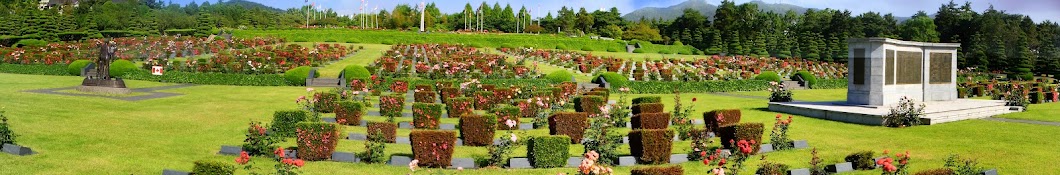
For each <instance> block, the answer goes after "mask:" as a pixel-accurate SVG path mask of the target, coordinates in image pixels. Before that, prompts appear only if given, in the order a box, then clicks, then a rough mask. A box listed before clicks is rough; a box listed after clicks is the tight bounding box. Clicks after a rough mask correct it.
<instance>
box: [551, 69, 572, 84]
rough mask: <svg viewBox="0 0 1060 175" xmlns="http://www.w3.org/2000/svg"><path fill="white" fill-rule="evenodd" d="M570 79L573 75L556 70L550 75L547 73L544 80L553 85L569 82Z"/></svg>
mask: <svg viewBox="0 0 1060 175" xmlns="http://www.w3.org/2000/svg"><path fill="white" fill-rule="evenodd" d="M571 78H574V75H573V74H571V73H570V72H567V71H566V70H556V71H552V73H548V75H545V79H548V80H549V81H552V82H554V83H559V82H567V81H570V79H571Z"/></svg>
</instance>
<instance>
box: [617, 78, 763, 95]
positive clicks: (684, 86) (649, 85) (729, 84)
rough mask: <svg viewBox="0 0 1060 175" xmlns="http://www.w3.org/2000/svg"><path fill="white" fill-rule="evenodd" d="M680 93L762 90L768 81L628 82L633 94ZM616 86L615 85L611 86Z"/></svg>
mask: <svg viewBox="0 0 1060 175" xmlns="http://www.w3.org/2000/svg"><path fill="white" fill-rule="evenodd" d="M675 87H676V88H677V90H679V91H681V92H682V93H712V92H735V91H764V90H766V89H768V88H769V81H761V80H729V81H698V82H680V81H650V82H645V81H634V82H629V89H630V93H635V94H670V93H673V92H674V88H675ZM611 88H617V87H611Z"/></svg>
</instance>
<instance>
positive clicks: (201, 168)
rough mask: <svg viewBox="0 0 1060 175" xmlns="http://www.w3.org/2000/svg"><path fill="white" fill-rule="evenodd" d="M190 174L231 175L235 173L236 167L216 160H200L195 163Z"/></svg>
mask: <svg viewBox="0 0 1060 175" xmlns="http://www.w3.org/2000/svg"><path fill="white" fill-rule="evenodd" d="M191 172H192V174H198V175H222V174H233V173H235V172H236V166H235V165H232V164H229V163H225V162H221V161H216V160H200V161H195V166H194V167H193V168H192V170H191Z"/></svg>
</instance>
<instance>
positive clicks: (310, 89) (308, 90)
mask: <svg viewBox="0 0 1060 175" xmlns="http://www.w3.org/2000/svg"><path fill="white" fill-rule="evenodd" d="M305 91H306V92H312V91H313V88H305Z"/></svg>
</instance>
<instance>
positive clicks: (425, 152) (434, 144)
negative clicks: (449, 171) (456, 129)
mask: <svg viewBox="0 0 1060 175" xmlns="http://www.w3.org/2000/svg"><path fill="white" fill-rule="evenodd" d="M409 139H410V140H411V141H412V154H413V155H414V157H415V160H419V165H420V166H424V167H432V168H445V167H449V165H450V164H451V162H452V159H453V148H454V147H455V144H454V143H455V142H456V133H453V131H429V130H413V131H412V133H409Z"/></svg>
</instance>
